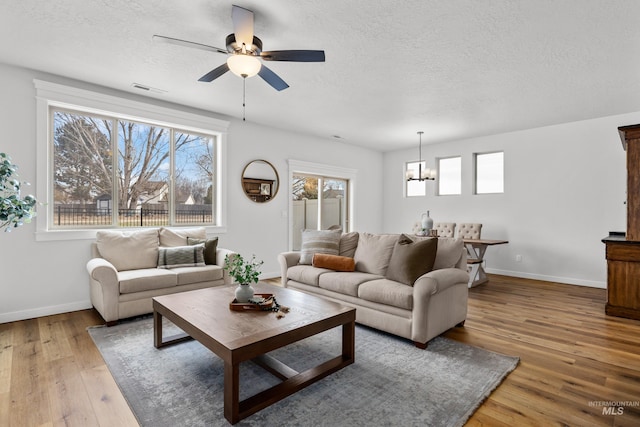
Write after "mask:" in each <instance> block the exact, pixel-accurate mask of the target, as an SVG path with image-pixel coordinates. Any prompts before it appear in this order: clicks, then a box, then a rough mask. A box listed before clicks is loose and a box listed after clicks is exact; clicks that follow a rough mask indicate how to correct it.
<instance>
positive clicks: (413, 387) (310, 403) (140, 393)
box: [89, 317, 519, 427]
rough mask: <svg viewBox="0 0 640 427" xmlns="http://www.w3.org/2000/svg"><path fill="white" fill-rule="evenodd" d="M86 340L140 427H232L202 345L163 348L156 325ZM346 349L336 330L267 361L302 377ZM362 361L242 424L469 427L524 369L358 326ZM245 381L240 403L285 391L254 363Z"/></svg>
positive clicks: (216, 365) (459, 347) (216, 368)
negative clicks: (277, 362)
mask: <svg viewBox="0 0 640 427" xmlns="http://www.w3.org/2000/svg"><path fill="white" fill-rule="evenodd" d="M165 321H166V319H165ZM170 327H173V325H169V324H168V325H167V329H166V330H165V336H166V335H168V334H170V333H171V331H170V330H169V328H170ZM89 333H90V334H91V337H92V338H93V340H94V342H95V343H96V345H97V347H98V349H99V350H100V352H101V353H102V356H103V357H104V360H105V361H106V363H107V366H108V367H109V370H110V371H111V373H112V374H113V377H114V378H115V380H116V382H117V383H118V386H119V387H120V389H121V390H122V393H123V394H124V396H125V398H126V399H127V402H128V403H129V405H130V406H131V409H132V410H133V412H134V414H135V415H136V417H137V419H138V422H139V423H140V424H141V425H142V426H145V427H146V426H153V427H160V426H171V427H174V426H227V425H229V423H228V422H227V420H226V419H225V418H224V415H223V377H224V373H223V363H222V360H221V359H219V358H218V357H217V356H216V355H215V354H213V353H211V352H210V351H209V350H208V349H207V348H205V347H204V346H202V345H201V344H200V343H198V342H197V341H188V342H184V343H180V344H176V345H173V346H169V347H165V348H163V349H160V350H159V349H156V348H155V347H154V346H153V319H152V318H151V317H146V318H142V319H137V320H135V321H128V322H125V323H121V324H119V325H117V326H113V327H110V328H107V327H94V328H89ZM340 345H341V329H340V328H335V329H332V330H330V331H327V332H324V333H322V334H320V335H317V336H314V337H311V338H307V339H305V340H303V341H300V342H298V343H295V344H292V345H290V346H288V347H285V348H282V349H278V350H276V351H273V352H271V353H270V354H271V355H273V356H274V357H277V358H278V359H279V360H281V361H282V362H284V363H286V364H287V365H289V366H291V367H292V368H294V369H296V370H298V371H303V370H305V369H307V368H310V367H312V366H315V365H317V364H318V362H323V361H325V360H328V359H330V358H332V357H335V356H337V355H338V354H340V351H341V347H340ZM355 359H356V360H355V363H354V364H352V365H350V366H347V367H346V368H344V369H342V370H340V371H338V372H336V373H334V374H332V375H329V376H328V377H326V378H324V379H322V380H320V381H318V382H317V383H315V384H312V385H310V386H309V387H307V388H305V389H304V390H302V391H300V392H298V393H295V394H293V395H291V396H289V397H287V398H285V399H283V400H281V401H280V402H278V403H276V404H274V405H272V406H270V407H268V408H266V409H263V410H262V411H259V412H257V413H256V414H254V415H252V416H250V417H248V418H246V419H244V420H242V421H240V422H239V423H238V424H236V425H238V426H266V425H270V426H283V425H286V426H290V425H291V426H294V425H295V426H385V425H386V426H399V425H402V426H418V425H419V426H430V427H436V426H462V425H464V423H465V422H466V421H467V419H468V418H469V417H470V416H471V415H472V414H473V412H474V411H475V410H476V408H477V407H478V406H479V405H480V404H481V403H482V401H483V400H484V399H486V398H487V397H488V396H489V394H491V392H492V391H493V390H494V389H495V388H496V387H497V386H498V385H499V384H500V382H501V381H502V380H503V379H504V378H505V377H506V376H507V375H508V374H509V372H511V371H512V370H513V369H515V367H516V366H517V364H518V361H519V359H518V358H517V357H510V356H504V355H500V354H496V353H491V352H488V351H486V350H482V349H479V348H476V347H471V346H468V345H465V344H462V343H458V342H456V341H453V340H449V339H446V338H441V337H438V338H436V339H434V340H432V341H431V342H430V343H429V346H428V347H427V349H426V350H420V349H418V348H416V347H414V346H413V344H412V343H411V342H409V341H407V340H403V339H400V338H397V337H394V336H391V335H388V334H385V333H382V332H379V331H376V330H373V329H370V328H366V327H362V326H359V325H358V326H356V357H355ZM240 381H241V382H240V397H241V399H244V398H246V397H249V396H251V395H253V394H255V393H256V392H258V391H261V390H264V389H266V388H269V387H271V386H272V385H274V384H277V382H278V380H277V379H276V378H275V377H273V376H272V375H270V374H269V373H267V372H266V371H264V370H262V368H260V367H258V366H256V365H254V364H253V363H251V362H246V363H243V364H241V365H240Z"/></svg>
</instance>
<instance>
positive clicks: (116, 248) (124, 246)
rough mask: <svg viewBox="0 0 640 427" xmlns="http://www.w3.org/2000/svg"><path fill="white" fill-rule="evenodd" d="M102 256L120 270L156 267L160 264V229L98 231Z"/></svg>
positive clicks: (98, 242)
mask: <svg viewBox="0 0 640 427" xmlns="http://www.w3.org/2000/svg"><path fill="white" fill-rule="evenodd" d="M96 243H97V246H98V251H99V252H100V256H101V257H102V258H104V259H106V260H107V261H109V262H110V263H111V264H113V266H114V267H115V268H116V270H118V271H125V270H137V269H140V268H154V267H156V266H157V265H158V230H157V229H149V230H139V231H115V230H108V231H98V232H97V233H96Z"/></svg>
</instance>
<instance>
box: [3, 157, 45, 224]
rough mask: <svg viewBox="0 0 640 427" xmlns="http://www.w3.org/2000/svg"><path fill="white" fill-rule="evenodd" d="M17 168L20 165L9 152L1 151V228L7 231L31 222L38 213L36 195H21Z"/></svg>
mask: <svg viewBox="0 0 640 427" xmlns="http://www.w3.org/2000/svg"><path fill="white" fill-rule="evenodd" d="M17 169H18V166H16V165H15V164H13V163H11V158H10V157H9V156H8V155H7V154H5V153H0V230H1V229H3V228H4V231H5V232H9V231H11V229H12V228H17V227H20V226H21V225H23V224H24V223H29V222H31V218H33V217H34V216H35V215H36V214H35V206H36V199H35V197H33V196H32V195H28V196H25V197H24V198H21V197H20V185H21V183H20V181H18V180H17V179H16V178H17V177H18V174H17V173H16V170H17ZM26 184H27V185H28V183H26Z"/></svg>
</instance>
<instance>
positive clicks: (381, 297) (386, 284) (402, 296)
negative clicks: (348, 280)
mask: <svg viewBox="0 0 640 427" xmlns="http://www.w3.org/2000/svg"><path fill="white" fill-rule="evenodd" d="M358 297H360V298H362V299H363V300H366V301H371V302H377V303H380V304H386V305H391V306H394V307H398V308H403V309H405V310H411V309H413V287H411V286H407V285H405V284H403V283H400V282H396V281H393V280H389V279H378V280H371V281H369V282H364V283H363V284H361V285H360V286H359V287H358Z"/></svg>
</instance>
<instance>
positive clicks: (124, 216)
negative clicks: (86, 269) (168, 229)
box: [54, 205, 213, 227]
mask: <svg viewBox="0 0 640 427" xmlns="http://www.w3.org/2000/svg"><path fill="white" fill-rule="evenodd" d="M54 221H55V224H56V225H57V226H62V227H64V226H71V227H74V226H96V225H97V226H111V225H114V224H113V220H112V210H111V209H110V208H104V209H100V208H96V207H95V205H56V206H55V209H54ZM174 222H175V223H177V224H212V223H213V213H212V209H211V205H196V206H193V207H192V206H181V207H179V208H178V209H177V210H176V212H175V220H174ZM166 225H169V210H168V209H162V208H148V207H144V206H143V207H141V208H138V209H118V224H117V226H119V227H154V226H166Z"/></svg>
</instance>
